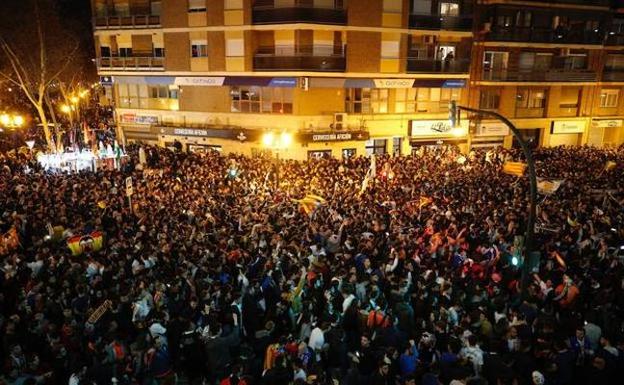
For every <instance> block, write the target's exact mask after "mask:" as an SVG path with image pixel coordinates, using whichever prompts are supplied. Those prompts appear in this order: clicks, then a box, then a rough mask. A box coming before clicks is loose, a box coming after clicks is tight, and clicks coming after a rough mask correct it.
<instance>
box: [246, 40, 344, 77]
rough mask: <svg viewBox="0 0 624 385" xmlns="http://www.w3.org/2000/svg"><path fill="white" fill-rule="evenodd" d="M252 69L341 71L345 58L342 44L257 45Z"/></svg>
mask: <svg viewBox="0 0 624 385" xmlns="http://www.w3.org/2000/svg"><path fill="white" fill-rule="evenodd" d="M254 69H255V70H275V71H281V70H283V71H285V70H305V71H327V72H341V71H344V70H345V69H346V58H345V54H344V49H343V47H342V46H328V45H315V46H310V45H306V46H274V47H259V48H258V49H257V50H256V53H255V55H254Z"/></svg>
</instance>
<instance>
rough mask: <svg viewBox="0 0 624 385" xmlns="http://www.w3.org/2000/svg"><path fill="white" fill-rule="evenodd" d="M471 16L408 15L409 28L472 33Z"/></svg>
mask: <svg viewBox="0 0 624 385" xmlns="http://www.w3.org/2000/svg"><path fill="white" fill-rule="evenodd" d="M472 19H473V17H472V16H471V15H462V16H443V15H422V14H411V15H409V27H410V28H412V29H427V30H441V29H442V30H451V31H472Z"/></svg>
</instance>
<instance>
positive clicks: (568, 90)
mask: <svg viewBox="0 0 624 385" xmlns="http://www.w3.org/2000/svg"><path fill="white" fill-rule="evenodd" d="M580 96H581V87H562V88H561V97H560V98H559V108H569V109H576V108H577V107H578V105H579V99H580Z"/></svg>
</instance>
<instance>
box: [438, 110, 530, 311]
mask: <svg viewBox="0 0 624 385" xmlns="http://www.w3.org/2000/svg"><path fill="white" fill-rule="evenodd" d="M462 110H463V111H466V112H472V113H474V114H477V115H479V116H490V117H493V118H496V119H498V120H500V121H501V122H503V123H504V124H505V125H506V126H507V127H509V130H510V131H511V132H512V133H513V135H514V137H515V138H516V140H517V141H518V143H519V144H520V147H521V148H522V152H523V153H524V157H525V158H526V161H527V169H528V177H529V213H528V218H527V226H526V235H525V240H524V263H523V264H522V278H521V282H520V293H521V296H522V299H525V298H526V297H527V289H528V287H529V273H530V272H529V267H530V266H529V259H530V258H531V252H532V251H533V238H534V235H535V216H536V207H537V175H536V174H535V161H534V160H533V153H532V151H531V149H530V148H529V145H528V143H527V142H526V141H525V140H524V138H522V135H521V134H520V131H519V130H518V129H517V128H516V126H514V125H513V123H511V122H510V121H509V119H507V118H506V117H504V116H503V115H501V114H499V113H497V112H494V111H486V110H480V109H477V108H470V107H464V106H459V105H457V104H456V102H455V101H452V102H451V103H450V105H449V121H450V123H451V125H453V126H456V125H458V123H459V119H460V112H461V111H462Z"/></svg>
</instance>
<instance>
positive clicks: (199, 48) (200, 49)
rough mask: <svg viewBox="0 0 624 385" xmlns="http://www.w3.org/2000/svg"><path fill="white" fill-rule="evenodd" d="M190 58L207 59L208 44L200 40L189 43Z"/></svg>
mask: <svg viewBox="0 0 624 385" xmlns="http://www.w3.org/2000/svg"><path fill="white" fill-rule="evenodd" d="M191 57H208V43H207V42H206V41H201V40H198V41H193V42H191Z"/></svg>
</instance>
